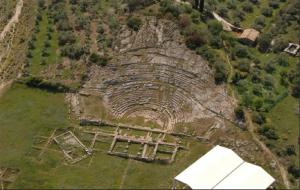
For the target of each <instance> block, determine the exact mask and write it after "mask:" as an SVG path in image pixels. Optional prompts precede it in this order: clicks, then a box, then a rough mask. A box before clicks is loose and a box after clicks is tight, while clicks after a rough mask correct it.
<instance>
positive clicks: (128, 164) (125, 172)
mask: <svg viewBox="0 0 300 190" xmlns="http://www.w3.org/2000/svg"><path fill="white" fill-rule="evenodd" d="M131 162H132V160H131V159H128V163H127V166H126V168H125V170H124V173H123V176H122V181H121V184H120V189H123V185H124V182H125V180H126V177H127V173H128V170H129V167H130V164H131Z"/></svg>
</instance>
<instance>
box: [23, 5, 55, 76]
mask: <svg viewBox="0 0 300 190" xmlns="http://www.w3.org/2000/svg"><path fill="white" fill-rule="evenodd" d="M35 31H36V34H35V35H34V36H33V38H32V40H31V41H29V52H28V55H27V56H28V58H29V60H28V62H29V64H30V67H29V73H30V74H33V75H37V74H39V72H40V71H41V70H42V69H44V68H45V67H46V66H47V65H50V64H56V63H58V62H59V61H60V57H59V54H58V52H57V51H58V35H57V32H56V31H55V30H54V28H53V24H52V21H51V19H49V16H48V13H47V11H46V10H40V11H39V13H38V15H37V17H36V28H35Z"/></svg>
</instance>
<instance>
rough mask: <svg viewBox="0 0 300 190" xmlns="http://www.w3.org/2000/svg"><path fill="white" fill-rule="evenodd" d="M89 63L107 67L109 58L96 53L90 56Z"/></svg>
mask: <svg viewBox="0 0 300 190" xmlns="http://www.w3.org/2000/svg"><path fill="white" fill-rule="evenodd" d="M89 61H90V62H91V63H94V64H97V65H100V66H105V65H107V63H108V58H107V57H106V56H100V55H98V54H96V53H92V54H91V55H90V58H89Z"/></svg>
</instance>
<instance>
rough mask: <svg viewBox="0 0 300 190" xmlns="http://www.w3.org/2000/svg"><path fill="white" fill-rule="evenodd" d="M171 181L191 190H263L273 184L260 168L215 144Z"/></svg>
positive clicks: (270, 177) (270, 178) (272, 180)
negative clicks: (182, 184)
mask: <svg viewBox="0 0 300 190" xmlns="http://www.w3.org/2000/svg"><path fill="white" fill-rule="evenodd" d="M175 180H177V181H180V182H182V183H184V184H186V185H188V186H189V187H190V188H192V189H267V188H268V187H269V186H270V185H271V184H272V183H274V181H275V179H274V178H273V177H272V176H270V175H269V174H268V173H267V172H266V171H264V170H263V169H262V168H261V167H259V166H256V165H253V164H250V163H247V162H245V161H244V160H243V159H241V158H240V157H239V156H238V155H237V154H236V153H234V152H233V151H232V150H230V149H228V148H225V147H222V146H219V145H218V146H216V147H214V148H213V149H212V150H210V151H209V152H208V153H206V154H205V155H204V156H202V157H201V158H200V159H198V160H197V161H196V162H194V163H193V164H192V165H190V166H189V167H188V168H187V169H185V170H184V171H183V172H181V173H180V174H179V175H177V176H176V177H175Z"/></svg>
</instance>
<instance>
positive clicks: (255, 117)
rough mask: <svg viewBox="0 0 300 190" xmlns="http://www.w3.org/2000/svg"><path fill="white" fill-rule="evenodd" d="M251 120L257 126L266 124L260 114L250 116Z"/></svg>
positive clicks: (264, 118)
mask: <svg viewBox="0 0 300 190" xmlns="http://www.w3.org/2000/svg"><path fill="white" fill-rule="evenodd" d="M252 120H253V121H254V122H255V123H257V124H259V125H262V124H264V123H265V122H266V117H265V116H264V114H263V113H261V112H254V113H253V114H252Z"/></svg>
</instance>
